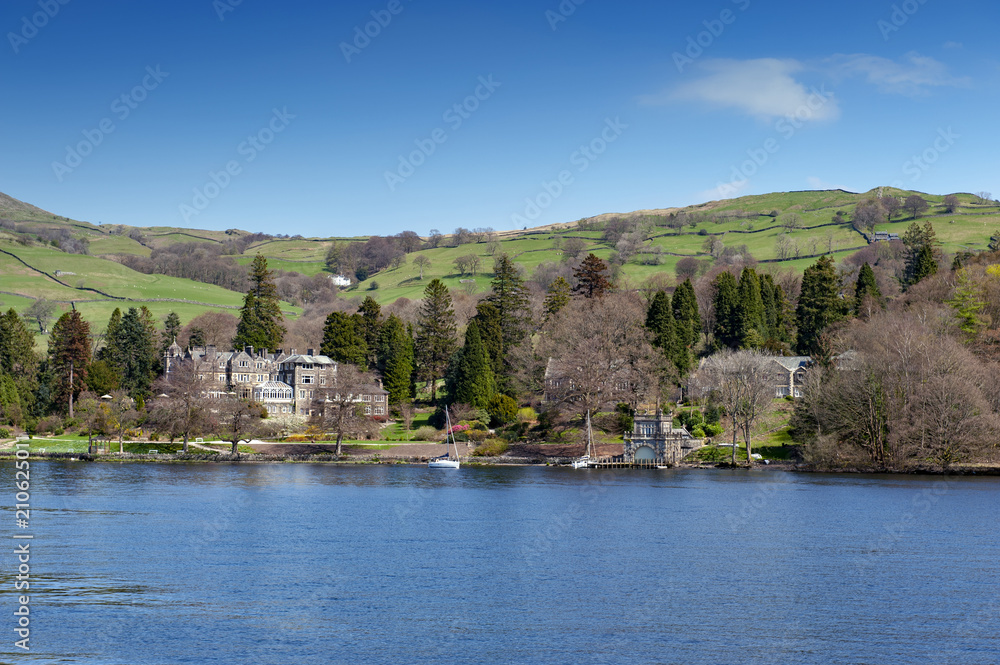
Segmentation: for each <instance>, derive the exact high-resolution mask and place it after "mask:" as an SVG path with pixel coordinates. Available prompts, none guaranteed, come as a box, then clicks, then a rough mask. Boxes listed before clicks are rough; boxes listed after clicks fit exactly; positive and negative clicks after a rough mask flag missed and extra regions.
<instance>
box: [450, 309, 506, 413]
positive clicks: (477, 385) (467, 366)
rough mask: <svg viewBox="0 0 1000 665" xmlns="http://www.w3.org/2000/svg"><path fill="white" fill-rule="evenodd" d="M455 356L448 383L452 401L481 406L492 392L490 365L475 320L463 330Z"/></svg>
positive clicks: (487, 400) (488, 400)
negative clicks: (463, 333) (463, 334)
mask: <svg viewBox="0 0 1000 665" xmlns="http://www.w3.org/2000/svg"><path fill="white" fill-rule="evenodd" d="M456 355H457V367H456V371H455V372H454V384H453V385H452V386H449V392H450V393H451V400H452V402H458V403H459V404H468V405H469V406H472V407H475V408H477V409H485V408H486V407H487V406H488V405H489V403H490V399H491V398H492V397H493V393H494V392H495V384H494V379H493V367H492V365H491V363H490V359H489V355H488V354H487V353H486V347H485V346H483V341H482V338H481V337H480V336H479V325H478V324H477V323H476V320H475V319H472V320H471V321H469V326H468V327H467V328H466V329H465V345H464V346H463V347H462V350H461V352H460V353H458V354H456Z"/></svg>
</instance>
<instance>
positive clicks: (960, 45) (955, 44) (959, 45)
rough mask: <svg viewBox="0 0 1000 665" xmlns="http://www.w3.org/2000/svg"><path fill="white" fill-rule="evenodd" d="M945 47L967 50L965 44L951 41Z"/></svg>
mask: <svg viewBox="0 0 1000 665" xmlns="http://www.w3.org/2000/svg"><path fill="white" fill-rule="evenodd" d="M944 47H945V48H965V44H963V43H962V42H950V41H949V42H945V43H944Z"/></svg>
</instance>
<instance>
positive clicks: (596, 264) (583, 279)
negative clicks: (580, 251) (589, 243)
mask: <svg viewBox="0 0 1000 665" xmlns="http://www.w3.org/2000/svg"><path fill="white" fill-rule="evenodd" d="M607 271H608V264H606V263H605V262H604V261H602V260H601V259H600V258H599V257H598V256H597V255H596V254H588V255H587V258H585V259H584V260H583V262H582V263H581V264H580V266H579V267H578V268H577V269H576V270H574V271H573V276H574V277H575V278H576V281H577V285H576V288H575V289H573V290H574V291H576V292H578V293H582V294H583V296H584V297H585V298H599V297H601V296H603V295H604V293H605V292H606V291H608V290H609V289H610V288H611V283H610V282H609V281H608V278H607V276H606V275H605V273H607Z"/></svg>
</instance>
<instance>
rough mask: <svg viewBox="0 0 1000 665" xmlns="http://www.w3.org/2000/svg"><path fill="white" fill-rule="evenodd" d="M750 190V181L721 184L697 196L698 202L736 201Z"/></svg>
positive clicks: (747, 179) (746, 179) (745, 179)
mask: <svg viewBox="0 0 1000 665" xmlns="http://www.w3.org/2000/svg"><path fill="white" fill-rule="evenodd" d="M749 188H750V179H749V178H744V179H743V180H733V181H731V182H720V183H719V184H718V185H716V186H715V187H713V188H712V189H706V190H705V191H703V192H698V193H697V194H695V200H696V201H699V202H700V201H719V200H721V199H735V198H737V197H739V196H743V193H744V192H745V191H746V190H747V189H749Z"/></svg>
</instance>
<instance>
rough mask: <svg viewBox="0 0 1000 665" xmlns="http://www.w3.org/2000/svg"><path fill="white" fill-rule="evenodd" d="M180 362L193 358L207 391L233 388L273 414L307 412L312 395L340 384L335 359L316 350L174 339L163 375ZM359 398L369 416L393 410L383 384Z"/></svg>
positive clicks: (217, 393)
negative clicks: (222, 346) (227, 347)
mask: <svg viewBox="0 0 1000 665" xmlns="http://www.w3.org/2000/svg"><path fill="white" fill-rule="evenodd" d="M181 362H191V363H194V365H195V371H196V372H197V373H198V377H199V378H200V379H202V380H203V381H205V382H206V386H207V389H206V392H207V393H208V395H209V396H211V397H220V396H222V395H226V394H229V393H235V394H236V395H237V396H239V397H241V398H245V399H253V400H254V401H256V402H260V403H261V404H262V405H264V407H265V408H266V409H267V412H268V413H269V414H270V415H272V416H275V417H280V416H285V417H291V416H296V417H298V418H300V419H301V418H307V417H309V416H310V415H312V414H313V411H314V409H313V402H314V400H316V399H317V398H322V396H323V394H324V391H325V390H327V389H334V388H335V386H336V377H337V363H335V362H334V361H333V360H331V359H330V358H329V357H327V356H324V355H317V354H316V353H315V350H314V349H308V350H307V351H306V353H305V354H299V353H298V352H297V351H296V350H295V349H289V350H288V351H287V352H286V351H285V350H283V349H278V351H277V352H276V353H270V352H268V351H258V350H255V349H254V348H253V347H252V346H249V347H246V348H245V349H243V350H240V351H236V350H233V351H218V350H217V349H216V348H215V347H214V346H206V347H200V346H195V347H191V348H189V349H188V350H187V351H183V350H182V349H181V347H180V346H179V345H178V344H177V342H174V343H173V344H171V345H170V348H168V349H167V352H166V354H165V355H164V363H163V364H164V375H165V376H167V377H168V378H169V377H170V373H171V372H172V371H175V368H176V367H177V366H178V365H179V363H181ZM358 401H359V402H363V403H364V404H365V413H366V414H367V415H373V416H385V415H387V414H388V412H389V410H388V407H389V393H388V392H387V391H385V390H384V389H383V388H382V386H381V385H372V386H370V387H369V388H368V389H367V390H366V391H365V392H364V393H363V394H361V395H359V396H358Z"/></svg>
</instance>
